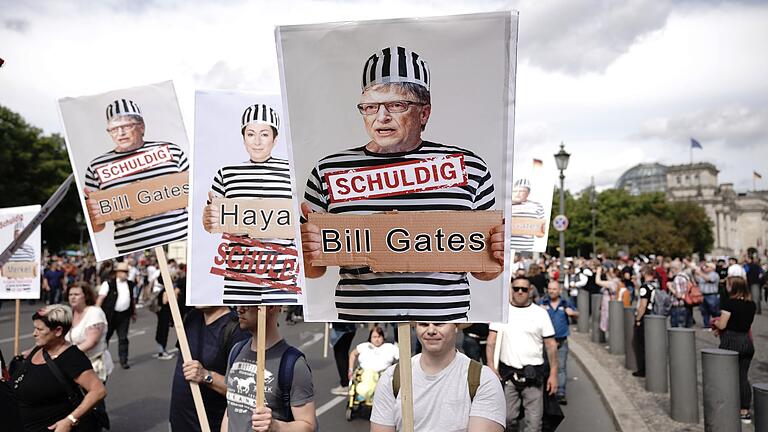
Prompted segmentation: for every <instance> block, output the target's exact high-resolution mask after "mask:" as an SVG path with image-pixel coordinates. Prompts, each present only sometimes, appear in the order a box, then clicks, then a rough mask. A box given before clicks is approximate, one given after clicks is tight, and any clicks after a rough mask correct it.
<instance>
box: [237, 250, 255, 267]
mask: <svg viewBox="0 0 768 432" xmlns="http://www.w3.org/2000/svg"><path fill="white" fill-rule="evenodd" d="M245 251H246V253H245V255H243V259H242V260H241V261H240V265H241V266H242V270H244V271H247V272H249V271H251V269H252V268H253V256H254V255H256V251H255V250H254V251H253V253H251V250H250V249H246V250H245ZM246 265H247V266H248V269H247V270H246V268H245V266H246Z"/></svg>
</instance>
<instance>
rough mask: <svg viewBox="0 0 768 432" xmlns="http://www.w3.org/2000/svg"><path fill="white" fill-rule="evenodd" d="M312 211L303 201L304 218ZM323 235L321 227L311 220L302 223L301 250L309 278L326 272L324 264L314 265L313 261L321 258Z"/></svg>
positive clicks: (302, 211)
mask: <svg viewBox="0 0 768 432" xmlns="http://www.w3.org/2000/svg"><path fill="white" fill-rule="evenodd" d="M310 213H312V210H311V209H310V208H309V204H308V203H306V202H302V203H301V215H302V216H304V220H306V219H307V217H308V215H309V214H310ZM321 241H322V239H321V237H320V228H319V227H318V226H317V225H315V224H313V223H309V222H304V223H302V224H301V252H302V253H303V254H304V274H305V275H306V276H307V277H308V278H319V277H320V276H322V275H324V274H325V267H324V266H313V265H312V261H314V260H316V259H317V258H320V255H321Z"/></svg>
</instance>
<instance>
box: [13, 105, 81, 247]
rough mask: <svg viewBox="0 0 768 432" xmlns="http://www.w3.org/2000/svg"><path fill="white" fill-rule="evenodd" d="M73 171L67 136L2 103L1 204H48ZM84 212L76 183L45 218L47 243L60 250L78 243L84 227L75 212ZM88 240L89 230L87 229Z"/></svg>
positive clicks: (44, 231) (44, 228) (44, 238)
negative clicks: (37, 124) (35, 124)
mask: <svg viewBox="0 0 768 432" xmlns="http://www.w3.org/2000/svg"><path fill="white" fill-rule="evenodd" d="M71 172H72V168H71V167H70V164H69V157H68V156H67V149H66V146H65V145H64V139H63V138H62V137H61V136H60V135H58V134H53V135H43V131H42V130H40V129H38V128H36V127H33V126H31V125H29V124H28V123H27V122H26V121H24V119H23V118H22V117H21V116H20V115H19V114H16V113H14V112H13V111H11V110H9V109H7V108H5V107H3V106H0V177H2V179H3V181H2V182H0V207H16V206H24V205H32V204H40V205H42V204H44V203H45V202H46V201H47V200H48V198H49V197H50V196H51V195H52V194H53V193H54V192H55V191H56V189H57V188H58V187H59V185H60V184H61V183H62V182H63V181H64V180H65V179H66V178H67V176H68V175H69V174H70V173H71ZM78 213H80V214H82V213H81V207H80V202H79V200H78V196H77V191H76V186H75V184H74V183H72V186H71V187H70V189H69V191H68V192H67V195H66V196H65V197H64V199H63V200H62V202H61V203H60V204H59V206H58V207H57V208H56V209H55V210H54V211H53V212H52V213H51V215H50V216H48V218H47V219H46V220H45V222H43V232H42V234H43V240H44V241H45V242H46V247H48V249H49V250H51V251H52V252H57V251H58V250H59V249H60V248H62V247H64V246H65V245H66V244H70V243H77V242H79V238H80V230H79V228H78V225H77V223H76V222H75V217H76V216H75V215H77V214H78ZM84 236H85V238H84V240H87V238H88V234H87V233H84Z"/></svg>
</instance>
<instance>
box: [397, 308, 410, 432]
mask: <svg viewBox="0 0 768 432" xmlns="http://www.w3.org/2000/svg"><path fill="white" fill-rule="evenodd" d="M397 345H398V348H399V349H400V393H399V394H400V402H401V407H402V411H403V429H402V431H403V432H413V375H412V374H411V325H410V324H409V323H398V324H397Z"/></svg>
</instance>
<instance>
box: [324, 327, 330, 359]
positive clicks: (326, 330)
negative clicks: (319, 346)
mask: <svg viewBox="0 0 768 432" xmlns="http://www.w3.org/2000/svg"><path fill="white" fill-rule="evenodd" d="M330 332H331V324H330V323H325V332H324V333H325V335H324V337H323V358H328V338H329V337H330Z"/></svg>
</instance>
